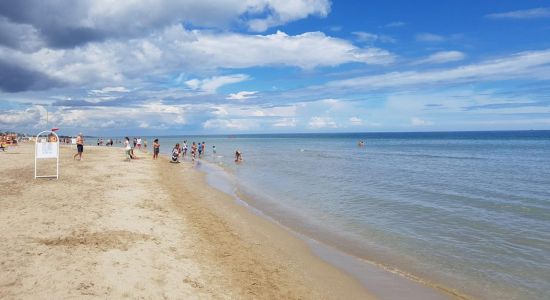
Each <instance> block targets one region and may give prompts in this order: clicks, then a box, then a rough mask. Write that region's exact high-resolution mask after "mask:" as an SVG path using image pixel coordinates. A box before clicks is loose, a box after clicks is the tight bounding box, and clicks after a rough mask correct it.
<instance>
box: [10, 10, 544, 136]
mask: <svg viewBox="0 0 550 300" xmlns="http://www.w3.org/2000/svg"><path fill="white" fill-rule="evenodd" d="M52 127H59V128H60V129H61V131H60V132H61V133H62V134H68V135H73V134H76V133H78V132H84V133H85V134H87V135H106V136H107V135H110V136H113V135H117V136H120V135H179V134H239V133H293V132H301V133H303V132H305V133H307V132H385V131H462V130H526V129H550V1H531V0H524V1H517V0H514V1H509V0H484V1H471V0H461V1H434V0H425V1H410V0H406V1H405V0H403V1H394V0H388V1H361V0H353V1H352V0H339V1H337V0H333V1H330V0H292V1H286V0H200V1H198V0H197V1H194V0H179V1H176V0H155V1H153V0H134V1H116V0H82V1H69V0H67V1H64V0H51V1H43V0H19V1H1V2H0V131H5V130H16V131H19V132H28V133H35V132H38V131H41V130H46V129H49V128H52Z"/></svg>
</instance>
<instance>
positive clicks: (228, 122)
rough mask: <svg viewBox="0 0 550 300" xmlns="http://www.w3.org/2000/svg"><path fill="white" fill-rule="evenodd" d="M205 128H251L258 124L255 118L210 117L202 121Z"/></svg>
mask: <svg viewBox="0 0 550 300" xmlns="http://www.w3.org/2000/svg"><path fill="white" fill-rule="evenodd" d="M202 126H203V128H205V129H221V130H238V131H242V130H251V129H254V128H257V127H258V126H259V124H258V121H257V120H252V119H210V120H207V121H206V122H204V123H203V125H202Z"/></svg>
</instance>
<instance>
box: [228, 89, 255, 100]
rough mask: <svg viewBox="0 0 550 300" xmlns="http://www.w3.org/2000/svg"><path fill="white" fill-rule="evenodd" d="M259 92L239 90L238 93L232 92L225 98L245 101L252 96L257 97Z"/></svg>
mask: <svg viewBox="0 0 550 300" xmlns="http://www.w3.org/2000/svg"><path fill="white" fill-rule="evenodd" d="M257 93H258V92H256V91H251V92H249V91H241V92H238V93H232V94H229V95H228V96H227V98H225V99H228V100H237V101H244V100H246V99H250V98H255V97H256V96H255V95H256V94H257Z"/></svg>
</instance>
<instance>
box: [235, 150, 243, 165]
mask: <svg viewBox="0 0 550 300" xmlns="http://www.w3.org/2000/svg"><path fill="white" fill-rule="evenodd" d="M241 161H243V154H242V153H241V151H239V150H238V149H237V151H235V162H236V163H240V162H241Z"/></svg>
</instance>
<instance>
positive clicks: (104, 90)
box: [90, 86, 130, 94]
mask: <svg viewBox="0 0 550 300" xmlns="http://www.w3.org/2000/svg"><path fill="white" fill-rule="evenodd" d="M129 91H130V90H129V89H127V88H125V87H123V86H112V87H110V86H108V87H104V88H102V89H100V90H91V91H90V93H91V94H109V93H128V92H129Z"/></svg>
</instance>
